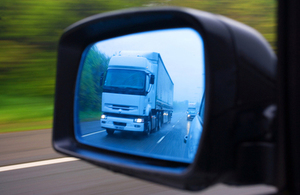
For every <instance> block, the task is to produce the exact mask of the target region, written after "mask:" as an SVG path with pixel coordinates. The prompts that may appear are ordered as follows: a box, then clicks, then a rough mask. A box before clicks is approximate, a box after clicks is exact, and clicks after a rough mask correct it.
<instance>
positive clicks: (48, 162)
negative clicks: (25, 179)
mask: <svg viewBox="0 0 300 195" xmlns="http://www.w3.org/2000/svg"><path fill="white" fill-rule="evenodd" d="M75 160H79V159H78V158H73V157H64V158H57V159H51V160H42V161H37V162H31V163H23V164H18V165H9V166H4V167H0V172H4V171H12V170H17V169H24V168H30V167H38V166H43V165H52V164H57V163H63V162H71V161H75Z"/></svg>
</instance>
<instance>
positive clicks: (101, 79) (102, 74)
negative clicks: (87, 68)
mask: <svg viewBox="0 0 300 195" xmlns="http://www.w3.org/2000/svg"><path fill="white" fill-rule="evenodd" d="M103 76H104V73H103V72H102V73H101V74H100V86H102V84H103Z"/></svg>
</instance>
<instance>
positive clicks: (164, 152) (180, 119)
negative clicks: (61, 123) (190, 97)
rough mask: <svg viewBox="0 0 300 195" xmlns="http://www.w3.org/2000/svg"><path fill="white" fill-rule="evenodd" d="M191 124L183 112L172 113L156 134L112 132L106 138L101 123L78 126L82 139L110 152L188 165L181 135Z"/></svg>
mask: <svg viewBox="0 0 300 195" xmlns="http://www.w3.org/2000/svg"><path fill="white" fill-rule="evenodd" d="M190 124H191V121H187V119H186V113H185V112H176V113H173V117H172V120H171V122H170V123H166V124H163V126H162V128H161V129H160V130H159V131H156V132H153V133H151V134H150V135H149V136H145V135H143V133H142V132H128V131H115V132H114V134H113V135H108V134H107V133H106V131H105V129H102V128H101V127H100V122H99V120H98V121H90V122H84V123H81V124H80V127H81V128H80V129H81V135H82V136H81V139H83V140H84V142H85V143H89V144H90V145H92V146H96V147H102V148H108V149H111V150H117V151H124V152H130V153H133V154H140V155H146V156H150V157H153V156H155V157H158V158H164V159H165V158H167V159H170V160H178V161H185V162H190V161H191V160H189V159H188V158H187V153H186V145H187V144H185V143H184V142H183V139H184V136H185V135H187V134H188V132H189V129H190Z"/></svg>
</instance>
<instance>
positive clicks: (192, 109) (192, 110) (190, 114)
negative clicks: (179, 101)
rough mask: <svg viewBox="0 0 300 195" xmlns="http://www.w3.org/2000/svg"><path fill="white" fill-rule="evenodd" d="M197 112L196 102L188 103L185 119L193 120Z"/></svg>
mask: <svg viewBox="0 0 300 195" xmlns="http://www.w3.org/2000/svg"><path fill="white" fill-rule="evenodd" d="M196 114H197V110H196V103H189V104H188V109H187V111H186V118H187V120H193V119H194V118H195V116H196Z"/></svg>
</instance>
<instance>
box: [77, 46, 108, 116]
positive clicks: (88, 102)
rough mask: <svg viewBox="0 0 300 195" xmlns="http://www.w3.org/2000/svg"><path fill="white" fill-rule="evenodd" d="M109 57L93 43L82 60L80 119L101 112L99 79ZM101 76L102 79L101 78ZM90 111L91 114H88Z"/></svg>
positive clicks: (105, 68)
mask: <svg viewBox="0 0 300 195" xmlns="http://www.w3.org/2000/svg"><path fill="white" fill-rule="evenodd" d="M109 60H110V58H109V57H107V56H106V55H104V54H102V53H100V51H99V50H98V49H97V47H96V46H95V45H94V46H93V47H91V48H90V49H89V51H88V53H87V55H86V58H85V60H84V64H83V68H82V72H81V76H80V85H79V112H80V114H79V117H80V120H81V121H83V120H87V118H91V117H92V118H94V117H93V116H95V113H96V116H95V117H99V115H100V114H97V113H101V99H102V85H100V83H101V80H103V79H104V74H105V72H106V70H107V67H108V63H109ZM101 78H103V79H101ZM89 113H91V114H89Z"/></svg>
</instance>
